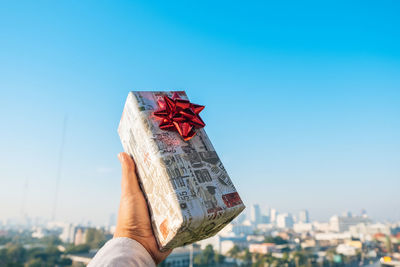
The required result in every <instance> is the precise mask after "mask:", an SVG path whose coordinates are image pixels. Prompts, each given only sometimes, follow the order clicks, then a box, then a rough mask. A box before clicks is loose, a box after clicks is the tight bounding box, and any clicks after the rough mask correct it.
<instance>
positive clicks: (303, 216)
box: [299, 210, 310, 223]
mask: <svg viewBox="0 0 400 267" xmlns="http://www.w3.org/2000/svg"><path fill="white" fill-rule="evenodd" d="M299 222H302V223H309V222H310V218H309V216H308V210H302V211H300V213H299Z"/></svg>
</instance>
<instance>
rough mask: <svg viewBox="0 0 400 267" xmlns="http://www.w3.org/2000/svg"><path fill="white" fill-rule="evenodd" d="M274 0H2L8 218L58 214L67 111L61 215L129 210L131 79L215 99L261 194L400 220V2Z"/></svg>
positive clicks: (0, 91) (3, 191) (230, 157)
mask: <svg viewBox="0 0 400 267" xmlns="http://www.w3.org/2000/svg"><path fill="white" fill-rule="evenodd" d="M265 2H268V1H260V2H252V1H245V2H243V1H179V2H176V1H163V2H162V3H160V4H157V5H155V4H154V2H152V3H150V2H149V1H139V2H137V1H125V2H124V1H1V2H0V122H1V135H0V137H1V138H0V148H1V149H0V220H1V219H3V220H4V219H6V218H8V217H18V216H20V215H21V212H22V211H25V212H26V213H27V214H28V215H29V216H42V217H47V218H49V217H50V216H51V211H52V207H53V201H54V189H55V183H56V182H55V180H56V175H57V162H58V154H59V150H60V144H61V132H62V124H63V118H64V116H65V115H67V116H68V119H67V129H66V139H65V150H64V158H63V167H62V176H61V180H60V191H59V199H58V209H57V214H56V218H57V219H59V220H68V221H75V222H79V221H82V220H85V221H87V220H91V221H93V222H95V223H103V222H106V221H107V220H108V216H109V215H110V213H113V212H114V213H115V212H117V206H118V198H119V193H120V166H119V162H118V160H117V157H116V156H117V153H118V152H120V151H121V149H122V148H121V144H120V141H119V137H118V135H117V126H118V123H119V119H120V115H121V113H122V108H123V104H124V101H125V98H126V96H127V94H128V92H129V91H130V90H133V89H136V90H169V89H179V90H182V89H183V90H186V91H187V93H188V95H189V97H190V98H191V100H192V101H193V102H195V103H198V104H204V105H206V109H205V110H204V111H203V112H202V118H203V119H204V121H205V122H206V124H207V126H206V131H207V133H208V134H209V136H210V138H211V140H212V142H213V144H214V146H215V147H216V149H217V151H218V153H219V155H220V157H221V158H222V161H223V162H224V164H225V166H226V168H227V170H228V172H229V173H230V175H231V178H232V180H233V181H234V184H235V185H236V187H237V189H238V191H239V193H240V194H241V196H242V198H243V199H244V201H245V203H246V204H247V205H251V204H253V203H260V204H261V205H262V206H263V207H267V206H270V207H275V208H277V209H278V210H280V211H282V212H285V211H287V212H297V211H298V210H300V209H304V208H307V209H308V210H309V212H310V215H311V218H312V219H320V220H324V219H328V218H329V217H330V216H331V215H333V214H336V213H342V212H343V211H346V210H349V211H353V212H354V213H358V212H359V211H360V210H361V209H362V208H365V209H366V210H367V212H368V213H369V214H370V216H371V217H372V218H375V219H379V220H383V219H392V220H400V205H399V204H400V194H399V188H400V16H399V12H400V4H399V2H398V1H312V2H309V1H292V2H291V1H274V3H272V1H271V2H270V3H265ZM24 192H25V198H24ZM24 199H25V200H24Z"/></svg>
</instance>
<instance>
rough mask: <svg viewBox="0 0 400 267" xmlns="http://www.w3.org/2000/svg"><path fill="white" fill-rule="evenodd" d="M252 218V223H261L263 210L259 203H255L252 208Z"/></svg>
mask: <svg viewBox="0 0 400 267" xmlns="http://www.w3.org/2000/svg"><path fill="white" fill-rule="evenodd" d="M250 220H251V222H252V223H255V224H258V223H261V211H260V206H259V205H258V204H254V205H253V206H251V209H250Z"/></svg>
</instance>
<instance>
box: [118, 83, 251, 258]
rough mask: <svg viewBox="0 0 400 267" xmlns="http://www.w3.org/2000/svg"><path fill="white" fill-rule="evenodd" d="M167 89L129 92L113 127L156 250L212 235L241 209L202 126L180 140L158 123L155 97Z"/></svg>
mask: <svg viewBox="0 0 400 267" xmlns="http://www.w3.org/2000/svg"><path fill="white" fill-rule="evenodd" d="M173 93H174V92H130V93H129V95H128V98H127V100H126V103H125V107H124V111H123V114H122V118H121V122H120V125H119V128H118V133H119V135H120V138H121V142H122V145H123V148H124V150H125V151H126V152H127V153H128V154H130V155H131V156H133V158H134V159H135V162H136V166H137V172H138V175H139V182H140V185H141V187H142V190H143V192H144V194H145V197H146V200H147V202H148V206H149V212H150V215H151V220H152V225H153V231H154V234H155V236H156V239H157V242H158V244H159V246H160V248H161V249H162V250H166V249H170V248H175V247H179V246H182V245H186V244H190V243H193V242H196V241H199V240H201V239H205V238H208V237H210V236H213V235H215V234H216V233H217V232H218V231H220V230H221V229H222V228H223V227H224V226H226V225H227V224H228V223H229V222H230V221H232V220H233V219H234V218H235V217H236V216H237V215H239V214H240V212H241V211H242V210H243V209H244V208H245V206H244V204H243V202H242V201H241V199H240V197H239V194H238V193H237V192H236V189H235V187H234V185H233V184H232V181H231V180H230V178H229V176H228V174H227V172H226V171H225V168H224V166H223V165H222V163H221V161H220V159H219V157H218V155H217V153H216V152H215V150H214V148H213V146H212V144H211V142H210V140H209V139H208V137H207V134H206V133H205V131H204V129H197V130H196V131H197V134H196V135H195V136H194V137H193V138H192V139H190V140H189V141H184V140H183V139H182V137H181V136H180V135H179V134H178V133H177V132H173V131H165V130H161V129H160V128H159V119H157V118H156V117H155V116H154V115H153V112H154V111H156V110H158V109H159V106H158V104H157V101H158V100H160V99H162V98H163V96H164V95H168V96H170V97H171V96H172V94H173ZM176 93H178V95H179V97H180V98H181V99H188V98H187V96H186V94H185V92H183V91H178V92H176Z"/></svg>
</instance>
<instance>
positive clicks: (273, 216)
mask: <svg viewBox="0 0 400 267" xmlns="http://www.w3.org/2000/svg"><path fill="white" fill-rule="evenodd" d="M278 214H279V213H278V211H277V210H276V209H271V213H270V216H269V219H270V222H271V223H276V218H277V216H278Z"/></svg>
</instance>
